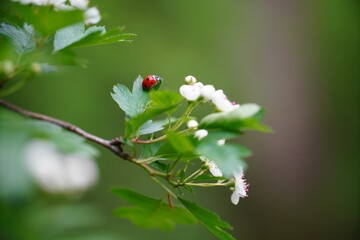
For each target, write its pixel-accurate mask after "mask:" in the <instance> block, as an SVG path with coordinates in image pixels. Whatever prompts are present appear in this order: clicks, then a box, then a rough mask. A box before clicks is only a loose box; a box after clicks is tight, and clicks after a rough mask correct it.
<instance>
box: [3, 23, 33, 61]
mask: <svg viewBox="0 0 360 240" xmlns="http://www.w3.org/2000/svg"><path fill="white" fill-rule="evenodd" d="M0 34H2V35H4V36H6V37H8V38H9V39H10V42H11V44H12V45H13V47H14V50H15V52H16V53H17V54H19V55H23V54H25V53H28V52H31V51H32V50H34V49H35V42H34V37H35V32H34V29H33V28H32V27H31V26H29V25H27V24H24V27H23V28H19V27H15V26H12V25H10V24H6V23H1V24H0Z"/></svg>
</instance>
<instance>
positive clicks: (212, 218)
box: [179, 198, 235, 240]
mask: <svg viewBox="0 0 360 240" xmlns="http://www.w3.org/2000/svg"><path fill="white" fill-rule="evenodd" d="M179 200H180V202H181V203H182V204H183V205H184V206H185V207H186V208H187V210H189V211H190V212H191V213H192V214H193V215H194V216H195V217H196V218H197V219H198V220H199V221H200V222H201V223H202V224H203V225H204V226H205V227H206V228H207V229H208V230H209V231H210V232H212V233H213V234H214V235H215V236H217V237H218V238H219V239H221V240H235V238H234V237H232V236H231V235H230V234H229V233H228V232H226V231H225V230H232V227H231V226H230V224H228V223H227V222H225V221H223V220H221V219H220V217H219V216H218V215H216V214H215V213H213V212H211V211H210V210H208V209H205V208H203V207H200V206H199V205H197V204H196V203H193V202H190V201H187V200H185V199H182V198H179Z"/></svg>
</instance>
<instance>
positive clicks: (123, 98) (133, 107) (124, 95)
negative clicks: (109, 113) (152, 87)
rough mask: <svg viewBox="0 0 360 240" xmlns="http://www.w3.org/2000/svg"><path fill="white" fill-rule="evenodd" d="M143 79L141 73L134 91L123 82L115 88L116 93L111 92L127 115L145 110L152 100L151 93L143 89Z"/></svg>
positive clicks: (131, 115) (134, 114) (135, 83)
mask: <svg viewBox="0 0 360 240" xmlns="http://www.w3.org/2000/svg"><path fill="white" fill-rule="evenodd" d="M142 81H143V79H142V77H141V76H140V75H139V76H138V77H137V78H136V80H135V82H134V84H133V90H132V93H131V92H130V90H129V89H128V88H127V87H126V86H125V85H122V84H118V85H116V86H114V88H113V91H114V93H111V96H112V98H113V99H114V101H115V102H117V104H118V105H119V107H120V108H121V109H122V110H123V111H124V112H125V114H126V116H127V117H134V116H136V115H139V114H140V113H142V112H144V111H145V108H146V106H147V104H148V103H149V101H150V96H149V94H148V93H147V92H145V91H143V90H142ZM147 120H149V119H147ZM147 120H146V121H147ZM146 121H145V122H146ZM145 122H143V123H145ZM141 125H142V124H141ZM139 127H140V126H139Z"/></svg>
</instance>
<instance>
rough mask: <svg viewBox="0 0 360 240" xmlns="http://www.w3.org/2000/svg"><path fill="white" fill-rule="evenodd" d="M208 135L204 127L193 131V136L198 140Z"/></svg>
mask: <svg viewBox="0 0 360 240" xmlns="http://www.w3.org/2000/svg"><path fill="white" fill-rule="evenodd" d="M207 135H208V131H206V130H205V129H200V130H197V131H196V132H195V137H196V138H197V139H198V140H201V139H203V138H204V137H206V136H207Z"/></svg>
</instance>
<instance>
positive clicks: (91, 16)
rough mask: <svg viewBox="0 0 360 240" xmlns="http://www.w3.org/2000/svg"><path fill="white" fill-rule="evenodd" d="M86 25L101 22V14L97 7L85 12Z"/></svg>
mask: <svg viewBox="0 0 360 240" xmlns="http://www.w3.org/2000/svg"><path fill="white" fill-rule="evenodd" d="M84 18H85V20H84V22H85V24H97V23H98V22H100V20H101V16H100V12H99V9H97V7H91V8H88V9H87V10H86V11H85V12H84Z"/></svg>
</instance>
